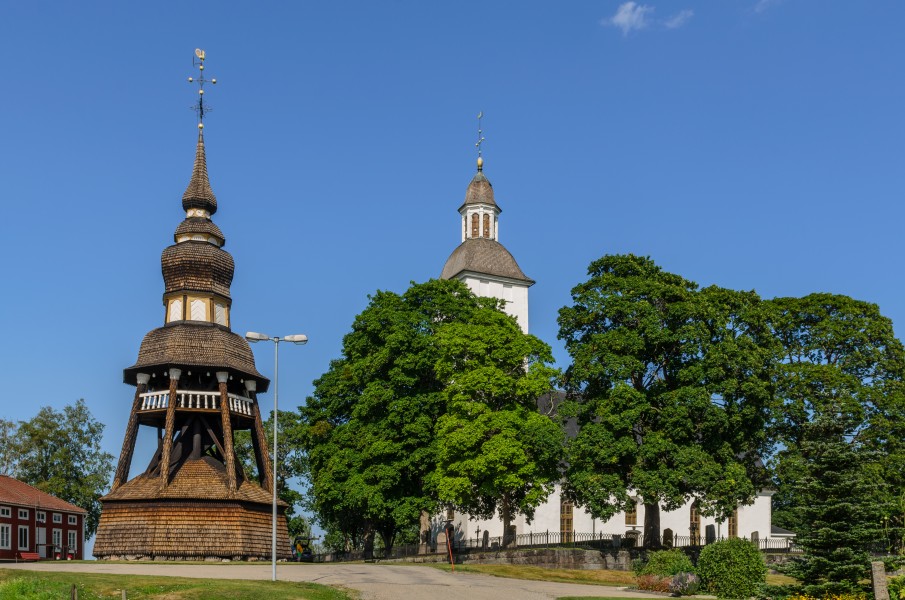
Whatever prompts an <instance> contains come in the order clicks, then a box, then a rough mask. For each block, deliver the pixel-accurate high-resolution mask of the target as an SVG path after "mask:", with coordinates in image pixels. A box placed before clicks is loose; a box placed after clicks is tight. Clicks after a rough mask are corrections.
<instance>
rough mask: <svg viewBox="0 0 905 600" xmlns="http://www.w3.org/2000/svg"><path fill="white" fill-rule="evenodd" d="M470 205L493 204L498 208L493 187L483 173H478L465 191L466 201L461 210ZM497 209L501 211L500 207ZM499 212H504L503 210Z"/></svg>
mask: <svg viewBox="0 0 905 600" xmlns="http://www.w3.org/2000/svg"><path fill="white" fill-rule="evenodd" d="M469 204H492V205H493V206H497V204H496V201H495V200H494V199H493V186H492V185H491V184H490V180H489V179H487V177H485V176H484V172H483V171H478V172H477V174H475V176H474V177H473V178H472V180H471V183H469V184H468V189H466V190H465V201H464V202H463V203H462V206H461V207H459V210H462V208H463V207H465V206H467V205H469ZM497 209H499V207H498V206H497ZM499 210H500V212H503V211H502V209H499Z"/></svg>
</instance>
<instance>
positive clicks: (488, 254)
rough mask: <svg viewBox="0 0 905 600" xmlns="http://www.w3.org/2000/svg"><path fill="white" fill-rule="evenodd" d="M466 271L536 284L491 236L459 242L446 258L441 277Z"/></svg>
mask: <svg viewBox="0 0 905 600" xmlns="http://www.w3.org/2000/svg"><path fill="white" fill-rule="evenodd" d="M466 271H467V272H472V273H485V274H487V275H493V276H496V277H505V278H507V279H514V280H516V281H524V282H526V283H527V284H528V285H533V284H534V280H533V279H531V278H530V277H528V276H527V275H525V274H524V273H523V272H522V270H521V268H520V267H519V266H518V263H517V262H515V259H514V258H512V255H511V254H509V251H508V250H506V248H505V247H504V246H503V245H502V244H501V243H499V242H498V241H496V240H491V239H489V238H468V239H466V240H465V241H464V242H462V243H461V244H459V246H458V247H457V248H456V249H455V250H453V252H452V254H450V255H449V258H448V259H446V264H445V265H443V271H442V272H441V273H440V278H441V279H452V278H454V277H457V276H458V275H459V274H460V273H463V272H466Z"/></svg>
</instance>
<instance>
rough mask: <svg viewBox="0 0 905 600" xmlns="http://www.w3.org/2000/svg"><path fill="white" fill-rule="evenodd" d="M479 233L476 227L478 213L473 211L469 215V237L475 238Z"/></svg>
mask: <svg viewBox="0 0 905 600" xmlns="http://www.w3.org/2000/svg"><path fill="white" fill-rule="evenodd" d="M478 235H480V229H479V228H478V215H477V213H474V214H472V215H471V237H473V238H476V237H478Z"/></svg>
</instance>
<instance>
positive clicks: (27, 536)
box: [16, 525, 31, 551]
mask: <svg viewBox="0 0 905 600" xmlns="http://www.w3.org/2000/svg"><path fill="white" fill-rule="evenodd" d="M23 532H24V533H25V544H24V545H23V544H22V533H23ZM16 542H17V548H18V549H19V550H25V551H28V550H30V549H31V545H30V543H31V535H30V533H29V527H28V525H19V533H18V535H17V536H16Z"/></svg>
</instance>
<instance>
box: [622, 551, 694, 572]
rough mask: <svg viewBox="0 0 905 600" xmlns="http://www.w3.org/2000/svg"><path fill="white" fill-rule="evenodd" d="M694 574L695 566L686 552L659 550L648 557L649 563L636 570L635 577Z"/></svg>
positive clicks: (638, 566)
mask: <svg viewBox="0 0 905 600" xmlns="http://www.w3.org/2000/svg"><path fill="white" fill-rule="evenodd" d="M679 573H694V565H693V564H692V562H691V559H690V558H688V555H686V554H685V553H684V552H682V551H681V550H678V549H673V550H658V551H657V552H651V553H650V554H648V555H647V562H645V563H642V564H639V565H637V566H636V568H635V575H638V576H641V575H659V576H660V577H666V576H670V577H671V576H673V575H678V574H679Z"/></svg>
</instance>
